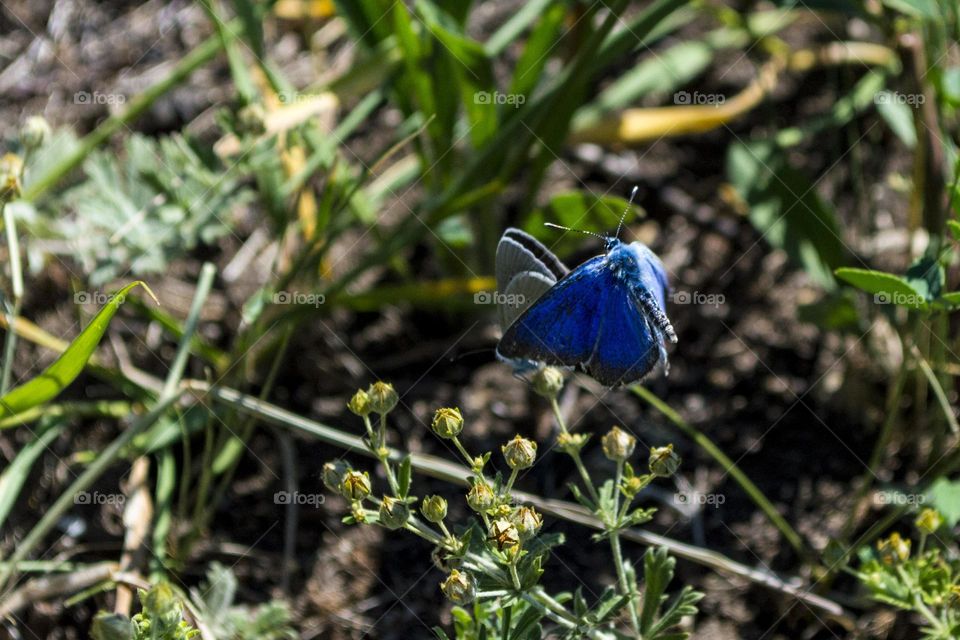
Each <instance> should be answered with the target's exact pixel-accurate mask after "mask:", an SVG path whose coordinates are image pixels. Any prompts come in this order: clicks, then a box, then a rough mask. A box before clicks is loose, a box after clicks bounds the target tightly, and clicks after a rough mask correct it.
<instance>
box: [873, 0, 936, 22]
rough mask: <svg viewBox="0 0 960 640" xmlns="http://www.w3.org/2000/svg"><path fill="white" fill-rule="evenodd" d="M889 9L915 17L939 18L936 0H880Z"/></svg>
mask: <svg viewBox="0 0 960 640" xmlns="http://www.w3.org/2000/svg"><path fill="white" fill-rule="evenodd" d="M882 1H883V4H885V5H887V6H888V7H890V8H891V9H896V10H897V11H899V12H901V13H905V14H907V15H908V16H913V17H915V18H925V19H927V20H936V19H938V18H940V12H939V11H937V3H936V0H882Z"/></svg>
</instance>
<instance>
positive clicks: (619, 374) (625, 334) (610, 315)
mask: <svg viewBox="0 0 960 640" xmlns="http://www.w3.org/2000/svg"><path fill="white" fill-rule="evenodd" d="M601 313H602V316H601V319H600V330H599V332H598V333H597V342H596V345H595V346H594V351H593V354H592V356H591V357H590V359H589V360H588V361H587V362H585V363H583V369H584V371H586V372H587V373H588V374H589V375H590V376H591V377H592V378H594V379H595V380H597V381H598V382H600V383H602V384H604V385H606V386H608V387H617V386H620V385H624V384H629V383H631V382H634V381H636V380H639V379H640V378H642V377H643V376H645V375H646V374H647V373H649V372H650V370H652V369H653V368H654V367H655V366H656V365H657V363H658V362H659V361H660V360H661V357H662V358H663V359H664V360H665V359H666V353H665V351H664V348H663V335H662V333H661V332H660V331H659V330H658V329H657V328H656V326H655V325H654V324H653V323H652V322H651V321H650V319H649V318H648V317H647V316H646V315H645V314H644V313H643V312H642V308H641V307H640V306H639V305H638V303H637V301H636V299H635V297H634V295H633V292H632V290H631V289H630V286H629V285H628V284H626V283H624V282H622V281H619V280H615V279H614V280H613V284H612V285H611V288H610V290H609V291H608V292H607V296H606V299H605V300H604V306H603V309H602V310H601Z"/></svg>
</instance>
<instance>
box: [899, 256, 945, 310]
mask: <svg viewBox="0 0 960 640" xmlns="http://www.w3.org/2000/svg"><path fill="white" fill-rule="evenodd" d="M906 278H907V282H909V283H910V286H911V287H913V288H914V289H915V290H916V291H917V293H919V294H920V295H922V296H923V297H924V299H926V300H927V302H929V301H931V300H935V299H936V298H938V297H939V296H940V292H941V291H942V290H943V283H944V282H945V281H946V274H945V273H944V271H943V266H942V265H941V264H940V262H939V261H937V260H936V259H934V258H933V257H929V256H924V257H922V258H920V259H918V260H917V261H916V262H914V263H913V264H912V265H910V268H909V269H907V273H906Z"/></svg>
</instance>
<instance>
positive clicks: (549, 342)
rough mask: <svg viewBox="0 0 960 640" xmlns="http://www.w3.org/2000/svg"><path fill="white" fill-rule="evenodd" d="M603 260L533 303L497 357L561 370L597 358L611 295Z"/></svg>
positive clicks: (594, 261) (509, 332)
mask: <svg viewBox="0 0 960 640" xmlns="http://www.w3.org/2000/svg"><path fill="white" fill-rule="evenodd" d="M604 259H605V257H604V256H597V257H595V258H591V259H590V260H588V261H587V262H585V263H583V264H582V265H580V266H579V267H577V268H576V269H574V270H573V271H572V272H571V273H570V274H569V275H568V276H567V277H565V278H563V279H562V280H560V281H559V282H558V283H557V284H556V285H554V286H553V288H551V289H550V290H549V291H548V292H547V293H545V294H544V295H543V296H542V297H541V298H540V299H539V300H537V301H536V302H535V303H533V305H531V306H530V308H529V309H527V310H526V311H525V312H524V313H523V314H522V315H521V316H520V317H519V318H517V320H516V321H515V322H514V323H513V324H511V325H510V326H509V327H508V328H507V330H506V332H505V333H504V334H503V338H501V339H500V344H499V345H498V346H497V354H498V355H499V356H501V357H503V358H507V359H524V360H537V361H540V362H544V363H546V364H554V365H561V366H575V365H578V364H580V363H583V362H586V361H587V360H588V359H589V358H590V356H591V354H592V353H593V348H594V344H595V343H596V337H597V330H598V329H599V320H600V310H601V308H602V306H603V304H602V301H603V300H604V298H605V297H606V293H607V292H606V291H605V289H604V286H605V285H606V284H607V281H608V280H609V278H605V277H603V263H604Z"/></svg>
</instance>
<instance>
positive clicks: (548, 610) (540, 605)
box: [521, 593, 577, 629]
mask: <svg viewBox="0 0 960 640" xmlns="http://www.w3.org/2000/svg"><path fill="white" fill-rule="evenodd" d="M543 595H545V594H540V593H537V594H530V593H525V594H523V596H521V597H522V598H523V599H524V600H525V601H527V602H528V603H529V604H531V605H533V606H534V607H536V608H537V609H539V610H540V611H541V612H542V613H543V615H545V616H546V617H548V618H550V619H551V620H553V621H554V622H556V623H557V624H560V625H563V626H564V627H568V628H570V629H573V628H576V626H577V623H576V621H575V620H571V619H570V618H571V617H572V616H570V617H568V616H569V612H567V611H566V610H564V611H563V614H561V613H560V612H559V611H556V610H555V609H553V607H550V606H548V605H547V603H546V601H545V600H544V599H543V597H542V596H543ZM561 606H562V605H561ZM564 614H567V615H564Z"/></svg>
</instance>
